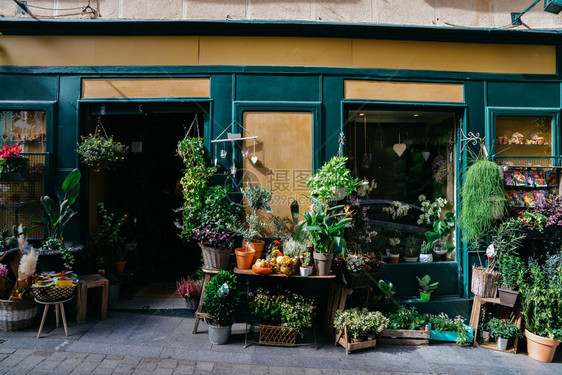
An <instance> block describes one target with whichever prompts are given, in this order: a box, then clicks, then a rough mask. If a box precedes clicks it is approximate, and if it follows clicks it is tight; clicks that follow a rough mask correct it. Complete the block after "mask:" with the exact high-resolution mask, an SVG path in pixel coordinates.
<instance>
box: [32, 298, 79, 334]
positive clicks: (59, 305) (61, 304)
mask: <svg viewBox="0 0 562 375" xmlns="http://www.w3.org/2000/svg"><path fill="white" fill-rule="evenodd" d="M73 298H74V296H72V297H70V298H67V299H65V300H60V301H53V302H43V301H39V300H38V299H37V298H35V302H37V303H39V304H42V305H45V308H44V309H43V317H42V318H41V324H40V325H39V332H37V338H39V337H40V336H41V331H42V330H43V325H44V324H45V318H46V317H47V311H49V306H50V305H55V316H56V322H57V328H58V327H59V311H60V314H61V315H62V324H63V326H64V335H65V336H68V327H67V326H66V315H65V314H64V303H65V302H67V301H70V300H71V299H73Z"/></svg>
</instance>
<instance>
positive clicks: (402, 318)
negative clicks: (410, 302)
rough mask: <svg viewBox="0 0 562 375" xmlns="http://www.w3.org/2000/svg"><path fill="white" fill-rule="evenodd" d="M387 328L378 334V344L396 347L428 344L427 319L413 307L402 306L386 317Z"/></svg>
mask: <svg viewBox="0 0 562 375" xmlns="http://www.w3.org/2000/svg"><path fill="white" fill-rule="evenodd" d="M387 317H388V320H389V323H388V328H386V329H385V330H383V331H382V332H381V334H380V342H382V343H385V344H397V345H427V344H429V327H428V326H427V321H428V317H427V315H422V314H420V313H419V312H418V310H417V309H416V308H415V306H412V307H410V308H407V307H405V306H403V305H400V306H398V308H397V309H396V310H395V311H394V312H392V313H390V314H388V315H387Z"/></svg>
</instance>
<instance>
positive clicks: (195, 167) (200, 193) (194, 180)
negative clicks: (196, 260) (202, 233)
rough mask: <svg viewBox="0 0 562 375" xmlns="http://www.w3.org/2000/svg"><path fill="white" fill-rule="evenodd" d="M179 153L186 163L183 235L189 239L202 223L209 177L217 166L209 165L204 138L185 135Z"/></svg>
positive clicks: (179, 143)
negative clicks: (200, 216)
mask: <svg viewBox="0 0 562 375" xmlns="http://www.w3.org/2000/svg"><path fill="white" fill-rule="evenodd" d="M178 155H180V156H181V157H182V158H183V163H184V165H185V169H184V171H183V172H184V174H183V177H182V178H181V180H180V183H181V186H182V192H183V198H184V203H183V210H182V225H181V229H182V237H184V238H186V239H189V238H190V237H191V234H192V231H193V229H194V228H195V227H197V226H198V225H199V224H200V221H199V216H198V213H199V212H200V211H201V210H202V208H203V205H204V203H205V198H206V192H207V187H208V182H209V177H210V176H211V175H213V174H214V173H215V172H216V170H217V168H216V167H214V166H213V167H207V163H206V161H205V147H204V145H203V139H202V138H198V137H185V138H184V139H182V140H181V141H179V142H178Z"/></svg>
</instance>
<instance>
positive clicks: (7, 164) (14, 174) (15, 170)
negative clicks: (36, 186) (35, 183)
mask: <svg viewBox="0 0 562 375" xmlns="http://www.w3.org/2000/svg"><path fill="white" fill-rule="evenodd" d="M20 152H21V147H19V145H18V144H14V145H12V147H10V146H8V145H4V147H3V148H0V181H6V182H7V181H25V180H27V178H28V176H29V159H28V158H26V157H25V156H23V155H21V154H20Z"/></svg>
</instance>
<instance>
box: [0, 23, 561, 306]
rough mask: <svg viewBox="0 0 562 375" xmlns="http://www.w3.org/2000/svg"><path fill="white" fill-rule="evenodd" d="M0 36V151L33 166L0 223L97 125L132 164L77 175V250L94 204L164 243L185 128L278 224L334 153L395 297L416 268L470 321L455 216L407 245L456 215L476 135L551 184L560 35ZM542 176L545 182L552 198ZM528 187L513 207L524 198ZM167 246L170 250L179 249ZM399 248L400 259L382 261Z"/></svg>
mask: <svg viewBox="0 0 562 375" xmlns="http://www.w3.org/2000/svg"><path fill="white" fill-rule="evenodd" d="M0 30H1V31H2V34H3V35H2V36H1V37H0V51H1V52H2V53H1V55H0V61H1V66H0V82H1V83H2V85H1V86H2V90H1V91H0V96H1V98H0V113H1V114H2V117H1V119H0V132H1V134H2V145H11V144H13V143H19V144H20V145H22V148H23V151H22V152H23V153H24V154H28V155H30V156H31V158H32V172H36V173H32V178H30V179H29V180H28V181H27V182H26V183H24V184H20V185H17V184H14V183H12V184H8V183H3V184H2V190H1V191H0V218H1V220H2V227H7V226H8V225H9V226H11V225H12V223H14V222H24V223H25V224H27V225H30V222H29V221H26V220H29V219H28V216H29V215H30V214H31V213H32V212H27V211H25V210H26V209H25V208H23V205H22V204H23V203H26V202H32V201H36V200H37V199H38V197H39V196H40V195H42V194H43V193H44V192H46V189H49V187H50V186H57V185H60V182H61V181H62V180H63V179H64V177H65V176H66V175H67V174H68V172H69V171H71V170H72V169H73V168H76V167H81V168H83V170H84V171H85V172H86V169H87V168H86V167H84V166H81V165H80V163H79V159H78V156H77V154H76V152H75V150H76V148H77V146H78V144H79V142H80V136H81V135H87V134H88V133H90V132H92V131H95V129H96V127H97V126H98V127H99V126H100V125H101V126H102V127H103V128H104V130H106V131H107V132H108V133H111V134H112V135H114V136H115V138H116V139H118V140H120V141H122V142H123V143H125V144H127V145H128V146H129V147H130V150H131V158H130V160H129V161H128V164H127V165H126V166H125V167H124V168H123V169H122V170H120V171H119V172H118V173H114V174H108V173H95V172H93V171H90V172H89V173H83V175H84V180H83V181H84V183H83V188H82V189H83V193H82V194H81V196H80V210H79V211H80V214H79V216H78V218H79V220H76V221H75V222H73V223H70V224H69V227H68V229H67V236H70V237H72V239H73V240H75V241H78V242H81V243H88V238H89V236H90V233H92V232H93V231H94V226H95V207H96V205H97V203H98V202H100V201H104V200H107V199H113V200H114V201H115V202H119V203H120V204H121V209H122V210H123V211H124V212H131V216H132V217H136V218H138V220H139V225H143V224H145V223H149V224H147V226H146V227H142V228H141V230H140V231H142V232H144V235H145V236H146V238H147V239H150V240H151V241H153V240H154V239H157V240H158V241H159V242H161V241H163V240H162V238H161V237H160V236H162V235H161V233H163V232H165V233H166V237H167V238H169V237H170V236H172V237H174V238H175V237H176V236H175V234H174V233H173V229H170V228H169V225H168V224H172V222H173V215H171V214H170V212H169V210H168V208H169V207H173V206H174V205H176V207H178V206H181V202H179V203H178V197H177V194H175V193H174V186H175V185H176V182H177V181H178V180H179V178H180V177H181V169H182V165H181V160H180V159H179V158H177V157H176V156H175V155H174V154H175V146H176V144H177V142H178V141H179V140H180V139H182V138H183V137H184V136H185V134H186V132H189V134H190V135H191V136H196V135H200V136H201V137H203V138H204V142H205V146H206V148H207V150H208V151H209V158H210V159H209V162H210V163H217V164H220V165H221V169H222V171H223V172H224V175H225V176H223V177H221V182H223V183H227V184H229V186H231V188H233V190H234V191H235V192H236V189H237V188H238V187H239V186H240V184H241V182H243V181H247V180H248V179H249V180H251V181H253V182H257V181H259V182H260V183H261V185H262V186H263V185H266V184H267V185H268V186H269V187H271V188H272V189H273V191H274V197H273V199H272V204H271V209H272V212H273V215H276V216H279V217H290V215H291V210H290V204H291V202H293V201H295V200H296V201H297V202H298V203H299V210H300V212H301V213H302V212H303V211H304V210H305V209H306V208H307V202H309V201H308V199H307V197H306V195H307V194H308V190H307V186H306V181H307V180H308V178H309V177H310V176H311V174H312V171H313V170H317V169H318V168H320V167H321V166H322V165H323V164H324V163H325V162H326V161H328V160H329V159H330V158H331V157H332V156H334V155H336V154H338V153H340V154H342V155H344V156H347V157H348V167H349V169H350V170H351V171H352V173H353V174H354V175H355V176H357V177H359V178H364V179H366V180H368V181H373V180H374V181H375V183H376V185H377V186H376V188H374V189H373V190H371V191H370V192H368V193H367V195H366V196H363V197H357V199H358V200H356V201H354V202H353V203H354V204H356V205H358V206H359V207H360V209H359V210H358V211H361V212H356V214H358V213H363V212H365V214H366V222H367V224H371V225H372V228H371V229H368V228H363V229H362V232H361V233H358V234H357V237H358V238H359V239H358V240H357V244H356V246H358V247H361V246H365V247H369V249H370V250H371V251H373V252H376V253H379V254H380V255H381V256H383V257H385V259H386V260H387V264H385V266H384V267H383V270H382V277H383V278H384V279H386V280H387V281H389V282H392V284H393V285H394V287H395V289H396V291H397V296H399V297H400V298H401V299H402V300H403V301H405V302H412V303H413V302H416V300H417V297H416V296H417V293H418V291H417V289H418V284H417V281H416V278H415V276H419V277H421V276H423V275H425V274H428V275H430V276H431V278H432V280H435V281H439V282H440V284H439V288H438V290H437V291H436V292H435V293H434V296H437V297H434V298H433V299H432V303H431V306H432V309H434V310H435V311H447V312H450V313H457V312H460V313H463V314H464V315H467V314H468V311H469V301H470V298H471V293H470V271H471V265H472V264H476V263H478V257H477V255H476V253H475V252H473V251H468V250H467V247H466V244H464V243H463V242H462V241H461V235H460V233H459V230H458V228H457V226H456V225H454V222H453V223H452V228H453V229H451V230H450V232H448V236H447V238H446V239H445V238H442V240H443V241H442V242H443V248H444V249H445V250H447V251H445V254H444V255H442V259H441V260H440V261H434V262H432V263H420V262H416V261H413V262H406V261H405V260H406V259H407V258H416V257H418V256H419V255H420V254H419V253H420V246H421V241H417V240H416V239H415V238H413V237H416V236H417V237H418V239H419V238H420V237H421V238H423V234H424V233H425V232H426V231H437V230H436V229H434V228H433V227H432V224H433V223H434V222H435V221H438V220H440V219H443V218H444V217H445V212H458V211H459V210H458V208H459V199H458V192H459V189H460V187H461V186H462V180H463V173H462V172H463V170H465V169H466V166H467V162H468V160H469V155H468V153H469V150H471V149H472V150H477V149H478V147H475V146H474V145H475V144H476V143H478V142H480V140H482V141H483V142H484V144H485V145H486V150H487V151H488V152H490V153H491V154H492V157H496V154H497V157H496V159H497V160H498V161H501V160H502V159H505V160H507V163H508V164H506V165H508V166H509V167H510V168H511V167H513V166H517V165H520V166H521V167H522V168H523V167H525V166H527V165H529V164H528V160H527V159H537V160H536V162H535V161H533V163H534V164H533V165H540V166H542V167H544V168H543V170H544V172H543V171H542V169H540V168H539V170H540V171H541V173H542V176H544V178H545V179H546V174H547V172H548V174H549V176H554V178H555V179H559V174H558V173H557V172H556V171H557V169H556V168H553V166H559V165H560V155H561V145H560V143H561V136H560V119H559V116H560V110H561V100H560V99H561V98H560V91H561V85H560V83H561V80H560V75H559V59H558V56H559V51H558V47H559V43H560V34H559V33H558V32H555V31H552V32H547V31H544V32H541V31H519V30H518V31H509V30H497V29H496V30H490V29H485V30H483V29H445V28H423V27H398V26H370V25H342V24H315V23H278V22H234V21H232V22H220V21H219V22H181V21H166V22H156V21H155V22H127V21H113V22H105V21H87V22H85V21H41V22H34V21H32V20H2V21H0ZM228 133H230V134H231V135H230V136H231V137H232V135H233V134H234V135H235V138H236V134H238V135H239V137H240V139H238V140H236V139H232V138H230V139H229V135H228ZM531 135H532V136H531ZM519 136H521V137H523V138H524V139H523V140H522V141H521V143H515V142H510V141H509V140H510V139H511V138H513V137H515V138H517V139H518V137H519ZM527 141H528V142H527ZM526 142H527V143H526ZM531 142H532V143H531ZM525 146H529V147H525ZM530 146H533V147H530ZM518 160H522V162H521V164H517V161H518ZM526 163H527V164H526ZM539 177H540V176H539ZM514 178H515V177H514ZM554 185H558V182H555V183H552V184H551V185H550V186H549V185H548V184H546V185H545V187H546V188H545V189H543V190H544V191H548V193H556V190H557V188H556V187H555V186H554ZM371 187H373V186H371ZM514 190H515V189H514ZM521 190H522V189H521ZM529 190H531V189H527V193H526V194H527V195H524V193H519V192H517V193H513V197H512V198H513V201H514V202H518V201H523V202H525V199H527V200H529V199H530V198H529V197H527V196H528V191H529ZM518 194H520V195H518ZM533 194H534V193H533ZM234 195H235V194H234ZM110 196H111V198H110ZM438 198H440V199H441V200H438ZM424 202H425V203H424ZM524 205H525V203H523V204H522V206H524ZM527 205H528V206H530V205H532V204H531V203H528V204H527ZM424 207H427V209H424ZM437 210H438V211H439V212H442V215H441V217H437V218H435V217H433V219H432V215H433V216H434V214H435V212H437ZM424 215H425V216H424ZM148 218H151V219H148ZM160 223H162V226H161V227H160V226H159V224H160ZM375 228H376V229H375ZM388 239H398V242H397V241H396V240H394V242H393V241H390V242H389V241H388ZM147 241H148V240H147ZM174 241H176V240H175V239H173V240H170V241H169V242H166V244H167V247H174V246H177V247H178V248H180V247H181V246H184V245H182V244H181V241H179V240H178V241H177V242H174ZM361 241H363V242H361ZM446 244H449V246H445V245H446ZM151 246H153V247H155V246H157V243H154V242H152V243H151ZM395 247H398V248H399V249H398V252H399V253H400V262H399V263H397V264H393V263H391V261H390V258H389V257H388V258H386V257H387V256H388V255H389V254H390V253H391V252H394V250H396V249H395ZM359 250H360V249H359ZM387 250H388V252H387ZM182 256H184V255H181V254H180V253H179V252H175V251H172V250H165V249H162V248H160V249H159V250H158V251H156V250H152V252H149V253H148V255H147V257H148V258H151V259H152V257H155V258H158V262H163V263H165V264H172V263H177V260H178V258H181V257H182ZM436 260H437V259H436ZM186 261H189V260H186ZM179 263H181V262H179Z"/></svg>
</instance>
